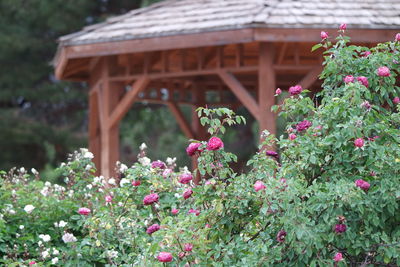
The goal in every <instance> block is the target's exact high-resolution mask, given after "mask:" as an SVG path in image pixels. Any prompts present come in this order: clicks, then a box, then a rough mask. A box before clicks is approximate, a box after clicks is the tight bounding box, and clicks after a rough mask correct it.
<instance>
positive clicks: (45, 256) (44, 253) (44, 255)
mask: <svg viewBox="0 0 400 267" xmlns="http://www.w3.org/2000/svg"><path fill="white" fill-rule="evenodd" d="M48 256H49V252H48V251H47V250H45V251H43V252H42V257H43V259H45V258H47V257H48Z"/></svg>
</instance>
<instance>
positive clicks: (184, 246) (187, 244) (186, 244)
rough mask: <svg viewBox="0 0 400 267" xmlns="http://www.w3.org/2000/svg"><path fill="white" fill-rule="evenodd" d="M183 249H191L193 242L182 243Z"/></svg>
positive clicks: (187, 250) (188, 250)
mask: <svg viewBox="0 0 400 267" xmlns="http://www.w3.org/2000/svg"><path fill="white" fill-rule="evenodd" d="M183 250H184V251H186V252H190V251H192V250H193V244H191V243H185V244H184V245H183Z"/></svg>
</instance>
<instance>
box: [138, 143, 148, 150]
mask: <svg viewBox="0 0 400 267" xmlns="http://www.w3.org/2000/svg"><path fill="white" fill-rule="evenodd" d="M146 148H147V145H146V144H145V143H142V144H141V145H140V147H139V149H140V150H145V149H146Z"/></svg>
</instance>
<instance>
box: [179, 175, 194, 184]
mask: <svg viewBox="0 0 400 267" xmlns="http://www.w3.org/2000/svg"><path fill="white" fill-rule="evenodd" d="M192 179H193V176H192V174H190V173H182V174H181V176H179V182H180V183H181V184H188V183H189V182H190V181H191V180H192Z"/></svg>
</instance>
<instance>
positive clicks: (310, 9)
mask: <svg viewBox="0 0 400 267" xmlns="http://www.w3.org/2000/svg"><path fill="white" fill-rule="evenodd" d="M343 22H346V23H347V24H348V25H349V27H351V28H353V29H356V28H360V29H390V28H391V29H398V28H400V1H399V0H167V1H162V2H160V3H157V4H153V5H151V6H149V7H146V8H140V9H136V10H132V11H130V12H128V13H127V14H124V15H121V16H116V17H113V18H110V19H108V20H106V21H105V22H104V23H99V24H95V25H92V26H89V27H86V28H84V29H83V30H82V31H80V32H77V33H74V34H70V35H67V36H64V37H62V38H61V39H60V41H61V43H62V44H65V45H80V44H90V43H98V42H109V41H119V40H131V39H140V38H151V37H160V36H171V35H181V34H189V33H199V32H210V31H219V30H232V29H243V28H337V26H338V24H340V23H343Z"/></svg>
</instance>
